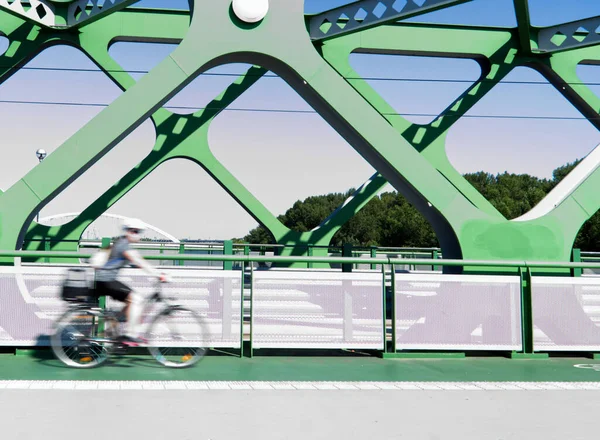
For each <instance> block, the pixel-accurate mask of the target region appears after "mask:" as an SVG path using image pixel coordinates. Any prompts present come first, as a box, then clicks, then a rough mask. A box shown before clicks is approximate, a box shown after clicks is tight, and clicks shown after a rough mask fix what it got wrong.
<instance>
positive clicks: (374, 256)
mask: <svg viewBox="0 0 600 440" xmlns="http://www.w3.org/2000/svg"><path fill="white" fill-rule="evenodd" d="M371 258H377V247H375V246H371ZM375 269H377V265H376V264H375V263H371V270H375Z"/></svg>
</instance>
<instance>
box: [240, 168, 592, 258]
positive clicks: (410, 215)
mask: <svg viewBox="0 0 600 440" xmlns="http://www.w3.org/2000/svg"><path fill="white" fill-rule="evenodd" d="M579 162H580V160H577V161H575V162H572V163H568V164H566V165H564V166H561V167H559V168H556V169H555V170H554V171H553V173H552V178H551V179H540V178H538V177H534V176H530V175H528V174H511V173H503V174H497V175H493V174H490V173H486V172H483V171H480V172H477V173H469V174H465V175H464V177H465V178H466V179H467V180H468V181H469V183H471V185H473V186H474V187H475V189H477V190H478V191H479V192H480V193H481V194H482V195H483V196H484V197H485V198H486V199H487V200H489V201H490V203H491V204H492V205H493V206H494V207H495V208H496V209H497V210H498V211H500V212H501V213H502V214H503V215H504V216H505V217H506V218H507V219H514V218H517V217H519V216H521V215H523V214H525V213H526V212H528V211H529V210H531V209H532V208H533V207H534V206H535V205H537V204H538V203H539V202H540V201H541V200H542V199H543V198H544V197H545V196H546V194H548V193H549V192H550V191H551V190H552V189H553V188H554V187H555V186H556V185H557V184H558V183H559V182H560V181H561V180H562V179H563V178H564V177H565V176H566V175H567V174H568V173H569V172H570V171H571V170H572V169H573V168H575V166H577V164H578V163H579ZM354 191H355V190H354V189H350V190H348V191H347V192H345V193H331V194H326V195H319V196H312V197H308V198H307V199H305V200H303V201H300V200H299V201H297V202H296V203H294V205H293V206H292V207H291V208H290V209H288V210H287V211H286V212H285V214H283V215H280V216H279V217H278V218H279V220H280V221H281V222H282V223H283V224H284V225H285V226H287V227H288V228H290V229H293V230H296V231H300V232H306V231H310V230H312V229H314V228H315V227H316V226H318V225H319V224H320V223H321V222H322V221H323V220H324V219H326V218H327V217H328V216H329V215H330V214H331V213H332V212H333V211H334V210H335V209H337V208H338V207H339V206H340V205H341V204H342V203H343V202H344V201H345V200H346V199H347V198H348V197H349V196H350V195H352V194H353V193H354ZM237 241H244V242H246V243H252V244H267V243H274V239H273V237H272V236H271V234H270V233H269V232H268V231H267V230H266V229H265V228H264V227H262V226H258V227H256V228H254V229H252V230H251V231H250V232H249V233H248V235H246V236H245V237H244V238H243V239H242V240H237ZM344 243H351V244H353V245H355V246H386V247H387V246H398V247H439V242H438V240H437V238H436V236H435V233H434V232H433V229H432V228H431V226H430V225H429V223H428V222H427V220H425V217H423V216H422V215H421V213H419V211H417V210H416V209H415V208H414V207H413V206H412V205H411V204H410V203H408V201H407V200H406V199H405V198H404V197H403V196H402V195H401V194H398V193H397V192H395V191H394V192H385V193H382V194H380V195H378V196H376V197H374V198H373V199H372V200H370V201H369V203H367V205H366V206H365V207H364V208H363V209H362V210H361V211H359V212H358V213H357V214H356V215H355V216H354V217H353V218H352V219H351V220H350V221H348V222H347V223H346V224H345V225H344V226H342V228H341V229H340V230H339V231H338V232H337V233H336V235H335V236H334V237H333V240H332V243H331V244H332V245H333V246H342V245H343V244H344ZM574 246H575V247H577V248H580V249H582V250H600V213H599V212H597V213H596V214H595V215H594V216H592V217H591V218H590V219H589V220H588V221H587V222H586V223H585V224H584V226H583V227H582V228H581V230H580V231H579V234H578V236H577V239H576V241H575V245H574Z"/></svg>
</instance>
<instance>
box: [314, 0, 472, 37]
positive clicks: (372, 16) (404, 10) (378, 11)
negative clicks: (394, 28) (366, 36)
mask: <svg viewBox="0 0 600 440" xmlns="http://www.w3.org/2000/svg"><path fill="white" fill-rule="evenodd" d="M470 1H472V0H424V1H423V0H422V1H420V2H415V1H414V0H360V1H355V2H353V3H349V4H347V5H342V6H339V7H337V8H334V9H330V10H328V11H325V12H321V13H319V14H316V15H313V16H311V17H310V18H309V20H308V30H309V33H310V36H311V38H312V39H313V40H315V41H319V40H325V39H329V38H333V37H337V36H341V35H346V34H349V33H352V32H357V31H362V30H366V29H369V28H371V27H374V26H378V25H382V24H385V23H389V22H394V21H398V20H404V19H407V18H411V17H416V16H418V15H422V14H427V13H429V12H434V11H437V10H440V9H444V8H448V7H450V6H455V5H459V4H461V3H467V2H470Z"/></svg>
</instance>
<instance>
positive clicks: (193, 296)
mask: <svg viewBox="0 0 600 440" xmlns="http://www.w3.org/2000/svg"><path fill="white" fill-rule="evenodd" d="M66 270H67V269H66V268H65V267H60V266H43V267H39V266H23V267H0V346H1V345H4V346H16V345H20V346H34V345H42V346H43V345H48V339H49V337H48V335H49V334H51V332H52V326H53V323H54V321H55V320H56V319H57V318H58V317H59V316H60V315H61V314H62V313H63V312H64V311H65V310H66V307H67V306H66V304H65V303H64V302H63V301H62V300H61V299H60V289H61V285H62V281H63V279H64V277H65V274H66ZM162 271H163V272H165V273H167V274H168V275H169V276H170V277H172V279H173V282H172V283H169V284H166V285H164V287H163V294H164V295H165V296H167V297H172V298H173V302H174V303H177V304H181V305H183V306H185V307H188V308H190V309H192V310H194V311H195V312H197V313H198V314H199V315H200V316H201V317H203V318H205V320H206V323H207V325H208V336H209V339H208V340H206V341H203V342H206V343H207V344H210V346H211V347H230V348H239V347H240V345H241V344H240V312H241V311H240V293H241V292H240V291H241V272H239V271H223V270H221V271H211V270H197V269H196V270H192V269H167V270H162ZM89 276H90V279H91V278H92V276H93V275H92V271H91V270H90V274H89ZM119 280H120V281H122V282H124V283H125V284H127V285H129V286H131V287H132V288H133V289H134V290H135V291H137V292H140V293H142V294H145V295H147V294H151V293H153V284H152V280H151V279H150V278H149V277H147V276H146V275H144V273H143V272H142V271H141V270H135V269H124V270H122V272H121V276H120V277H119ZM107 307H109V308H115V309H120V308H121V307H122V304H120V303H118V302H116V301H113V300H111V299H110V298H108V299H107ZM149 318H151V316H149Z"/></svg>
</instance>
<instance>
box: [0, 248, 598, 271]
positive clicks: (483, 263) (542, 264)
mask: <svg viewBox="0 0 600 440" xmlns="http://www.w3.org/2000/svg"><path fill="white" fill-rule="evenodd" d="M91 255H92V254H89V253H78V252H44V251H0V257H5V258H6V257H8V258H12V257H21V258H84V259H85V258H90V257H91ZM144 258H146V259H148V260H161V261H167V260H169V261H179V260H181V261H238V262H247V263H276V262H279V263H334V264H344V263H347V264H388V265H389V264H394V265H398V266H402V265H414V266H431V262H432V260H431V259H415V258H355V257H304V256H290V257H281V256H259V255H189V254H177V255H165V254H162V255H147V256H145V257H144ZM435 265H436V266H472V267H503V268H519V267H529V268H547V269H551V268H556V269H558V268H563V269H573V268H581V269H600V263H591V262H590V263H586V262H581V263H579V262H552V261H526V260H515V261H492V260H441V259H440V260H435Z"/></svg>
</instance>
